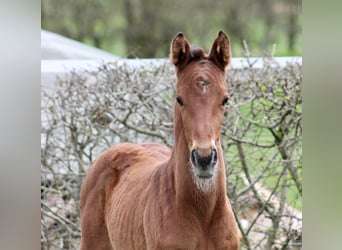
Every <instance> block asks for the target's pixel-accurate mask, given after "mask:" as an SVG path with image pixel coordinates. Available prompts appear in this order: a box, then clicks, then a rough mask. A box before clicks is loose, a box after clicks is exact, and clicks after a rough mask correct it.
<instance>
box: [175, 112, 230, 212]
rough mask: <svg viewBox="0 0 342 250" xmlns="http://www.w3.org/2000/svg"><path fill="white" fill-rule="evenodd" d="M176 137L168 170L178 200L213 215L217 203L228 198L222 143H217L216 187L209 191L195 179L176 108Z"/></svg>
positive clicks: (182, 203)
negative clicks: (217, 166) (197, 184)
mask: <svg viewBox="0 0 342 250" xmlns="http://www.w3.org/2000/svg"><path fill="white" fill-rule="evenodd" d="M174 114H175V115H174V121H175V122H174V136H175V137H174V138H175V145H174V147H173V149H172V154H171V158H170V161H169V162H168V172H169V173H170V175H172V178H173V180H174V181H173V185H174V187H173V188H174V190H175V194H176V195H175V197H176V202H178V204H181V205H184V203H186V204H187V205H188V206H194V207H196V208H201V214H205V215H207V216H211V213H212V211H213V210H214V208H215V206H216V203H217V202H218V201H219V200H221V201H224V202H225V199H226V176H225V167H224V159H223V153H222V149H221V145H217V146H218V149H217V152H218V161H219V162H218V164H219V166H220V168H219V169H218V173H217V176H216V178H217V179H216V183H215V186H214V188H213V189H212V190H211V191H209V192H203V191H201V190H199V189H198V187H197V186H196V184H195V182H194V181H193V172H192V169H191V165H190V164H191V163H190V150H189V148H188V145H187V141H186V138H185V134H184V130H183V124H182V120H181V117H180V113H179V112H178V111H177V108H175V112H174ZM190 210H191V209H190Z"/></svg>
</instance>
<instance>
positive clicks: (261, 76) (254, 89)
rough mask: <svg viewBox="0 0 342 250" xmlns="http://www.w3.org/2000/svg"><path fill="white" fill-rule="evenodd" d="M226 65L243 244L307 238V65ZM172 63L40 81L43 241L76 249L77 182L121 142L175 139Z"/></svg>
mask: <svg viewBox="0 0 342 250" xmlns="http://www.w3.org/2000/svg"><path fill="white" fill-rule="evenodd" d="M247 59H248V60H249V65H248V66H247V67H246V68H244V69H231V70H230V71H229V75H228V84H229V89H230V97H231V98H230V103H229V105H228V107H227V112H226V119H225V123H224V126H223V127H222V144H223V147H224V152H225V153H226V161H227V164H226V165H227V175H228V178H227V180H228V195H229V197H230V199H231V202H232V205H233V208H234V211H235V214H236V217H237V218H238V225H239V228H240V230H241V234H242V238H243V244H242V247H241V248H242V249H300V248H301V230H302V226H301V216H302V215H301V211H300V210H301V201H302V198H301V197H302V184H301V176H302V175H301V171H302V165H301V157H302V153H301V139H302V131H301V118H302V110H301V82H302V73H301V65H299V64H296V63H292V64H288V65H287V66H286V67H280V66H279V65H277V63H276V62H275V61H274V60H273V59H272V58H264V67H263V68H259V69H257V68H255V67H254V66H253V62H252V59H250V58H247ZM174 86H175V74H174V71H173V68H172V67H171V66H170V64H169V63H159V64H151V65H147V66H146V65H145V66H141V67H132V66H129V65H126V64H119V63H116V62H115V63H111V64H106V65H100V66H99V68H98V70H96V71H94V72H83V73H82V74H77V73H75V72H71V73H70V74H69V75H67V76H66V77H64V78H60V79H58V80H57V81H56V85H55V86H54V87H53V88H43V89H42V93H41V94H42V105H41V112H42V126H41V141H42V143H41V201H42V206H41V246H42V249H61V248H63V249H78V247H79V240H80V225H79V191H80V187H81V183H82V180H83V178H84V176H85V174H86V172H87V168H88V167H89V166H90V164H91V162H92V161H93V160H95V158H96V157H97V156H98V155H99V153H100V152H102V151H103V150H105V149H106V148H108V147H110V146H111V145H113V144H116V143H119V142H126V141H130V142H143V141H155V142H159V143H163V144H166V145H168V146H170V147H171V146H172V144H173V122H172V113H173V108H172V105H173V100H174V93H175V90H174Z"/></svg>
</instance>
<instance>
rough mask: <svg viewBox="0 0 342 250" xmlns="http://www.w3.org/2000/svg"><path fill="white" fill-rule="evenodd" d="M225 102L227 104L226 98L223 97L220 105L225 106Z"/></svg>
mask: <svg viewBox="0 0 342 250" xmlns="http://www.w3.org/2000/svg"><path fill="white" fill-rule="evenodd" d="M227 102H228V97H225V98H224V99H223V101H222V103H221V104H222V106H224V105H226V104H227Z"/></svg>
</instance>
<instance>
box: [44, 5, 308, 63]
mask: <svg viewBox="0 0 342 250" xmlns="http://www.w3.org/2000/svg"><path fill="white" fill-rule="evenodd" d="M301 6H302V1H301V0H253V1H252V0H239V1H233V0H216V1H208V0H187V1H184V0H169V1H158V0H144V1H143V0H112V1H110V0H73V1H69V0H59V1H55V0H42V1H41V26H42V29H45V30H48V31H52V32H55V33H58V34H60V35H63V36H66V37H69V38H72V39H75V40H77V41H80V42H82V43H85V44H88V45H91V46H94V47H97V48H99V49H102V50H105V51H107V52H110V53H112V54H115V55H118V56H120V57H128V58H161V57H167V56H168V53H169V44H170V41H171V39H172V38H173V37H174V36H175V35H176V33H177V32H180V31H181V32H183V33H184V34H185V35H186V37H187V38H188V39H189V40H190V42H191V43H192V44H197V45H200V46H201V47H204V48H206V49H207V50H208V49H209V48H210V46H211V44H212V42H213V39H214V38H215V37H216V35H217V32H218V31H219V30H221V29H222V30H224V31H225V32H226V34H228V36H229V37H230V40H231V43H232V50H233V55H234V56H235V57H236V56H244V54H243V51H244V49H243V48H244V47H243V41H244V40H245V41H246V42H247V44H248V46H249V51H250V53H251V56H263V55H265V54H266V53H272V55H273V56H301V54H302V45H301V43H302V34H301V31H302V30H301V22H302V17H301Z"/></svg>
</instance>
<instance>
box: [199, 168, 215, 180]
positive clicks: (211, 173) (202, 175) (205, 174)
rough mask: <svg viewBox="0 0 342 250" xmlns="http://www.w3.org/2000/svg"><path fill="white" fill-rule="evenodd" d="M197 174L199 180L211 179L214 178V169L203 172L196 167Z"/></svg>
mask: <svg viewBox="0 0 342 250" xmlns="http://www.w3.org/2000/svg"><path fill="white" fill-rule="evenodd" d="M195 173H196V175H197V177H199V178H203V179H209V178H211V177H213V176H214V169H213V168H212V167H209V168H208V169H205V170H203V169H201V168H198V167H195Z"/></svg>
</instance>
